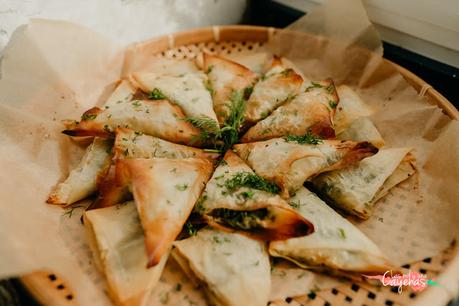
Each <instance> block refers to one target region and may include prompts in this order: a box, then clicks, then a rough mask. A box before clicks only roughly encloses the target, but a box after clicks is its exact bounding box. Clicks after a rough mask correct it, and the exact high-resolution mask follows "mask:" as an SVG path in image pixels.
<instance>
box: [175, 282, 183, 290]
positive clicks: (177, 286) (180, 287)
mask: <svg viewBox="0 0 459 306" xmlns="http://www.w3.org/2000/svg"><path fill="white" fill-rule="evenodd" d="M180 290H182V284H180V283H178V284H177V285H175V291H177V292H178V291H180Z"/></svg>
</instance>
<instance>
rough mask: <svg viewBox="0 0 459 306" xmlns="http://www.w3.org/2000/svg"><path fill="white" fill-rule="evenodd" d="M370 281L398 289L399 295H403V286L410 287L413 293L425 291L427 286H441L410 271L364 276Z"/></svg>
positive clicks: (424, 276) (422, 275)
mask: <svg viewBox="0 0 459 306" xmlns="http://www.w3.org/2000/svg"><path fill="white" fill-rule="evenodd" d="M363 276H365V277H366V278H368V279H377V280H379V281H380V282H381V283H382V284H383V286H391V287H398V293H402V291H403V286H409V287H411V288H412V289H413V291H415V292H418V291H422V290H424V289H425V288H426V287H427V286H439V284H438V283H437V282H436V281H434V280H433V279H428V278H427V276H426V275H425V274H421V273H418V272H412V271H409V272H408V273H407V274H392V271H386V273H384V274H383V275H363Z"/></svg>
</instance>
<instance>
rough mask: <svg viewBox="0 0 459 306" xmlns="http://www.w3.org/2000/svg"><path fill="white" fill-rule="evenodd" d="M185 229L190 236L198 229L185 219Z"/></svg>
mask: <svg viewBox="0 0 459 306" xmlns="http://www.w3.org/2000/svg"><path fill="white" fill-rule="evenodd" d="M185 229H186V231H187V233H188V235H190V236H194V235H196V234H197V233H198V229H197V228H196V227H194V225H193V223H191V222H190V221H187V222H186V223H185Z"/></svg>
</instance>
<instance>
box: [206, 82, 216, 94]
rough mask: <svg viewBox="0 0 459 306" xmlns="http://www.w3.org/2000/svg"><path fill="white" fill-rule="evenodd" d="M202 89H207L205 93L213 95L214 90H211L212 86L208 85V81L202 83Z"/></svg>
mask: <svg viewBox="0 0 459 306" xmlns="http://www.w3.org/2000/svg"><path fill="white" fill-rule="evenodd" d="M204 87H205V88H206V89H207V91H208V92H209V93H210V94H211V95H213V94H214V89H213V88H212V85H211V84H210V81H209V80H207V81H205V82H204Z"/></svg>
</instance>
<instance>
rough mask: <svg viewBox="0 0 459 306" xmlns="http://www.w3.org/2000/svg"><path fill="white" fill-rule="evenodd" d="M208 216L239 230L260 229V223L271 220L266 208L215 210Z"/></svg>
mask: <svg viewBox="0 0 459 306" xmlns="http://www.w3.org/2000/svg"><path fill="white" fill-rule="evenodd" d="M210 215H211V216H212V217H214V218H216V219H217V222H218V223H220V224H222V225H227V226H230V227H232V228H234V229H239V230H253V229H261V228H263V226H262V224H261V223H262V221H264V220H267V219H272V217H273V216H270V213H269V211H268V209H267V208H261V209H256V210H251V211H239V210H231V209H227V208H216V209H214V210H212V212H211V213H210Z"/></svg>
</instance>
